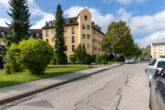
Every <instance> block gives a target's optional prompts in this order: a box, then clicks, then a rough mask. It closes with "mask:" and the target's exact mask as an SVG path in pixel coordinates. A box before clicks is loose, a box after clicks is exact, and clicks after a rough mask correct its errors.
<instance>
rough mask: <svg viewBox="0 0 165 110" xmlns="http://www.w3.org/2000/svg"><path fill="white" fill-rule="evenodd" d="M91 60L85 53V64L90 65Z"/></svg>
mask: <svg viewBox="0 0 165 110" xmlns="http://www.w3.org/2000/svg"><path fill="white" fill-rule="evenodd" d="M92 60H93V59H92V56H91V55H88V54H87V55H86V57H85V64H88V65H90V64H91V63H92Z"/></svg>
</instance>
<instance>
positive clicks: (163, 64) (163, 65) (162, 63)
mask: <svg viewBox="0 0 165 110" xmlns="http://www.w3.org/2000/svg"><path fill="white" fill-rule="evenodd" d="M157 67H158V68H163V67H165V61H160V62H158V66H157Z"/></svg>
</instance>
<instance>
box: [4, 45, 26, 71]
mask: <svg viewBox="0 0 165 110" xmlns="http://www.w3.org/2000/svg"><path fill="white" fill-rule="evenodd" d="M5 61H6V63H10V64H11V66H12V67H13V71H14V72H20V71H22V69H23V67H22V65H21V61H20V49H19V47H18V45H17V44H14V43H13V44H12V45H11V46H10V48H9V50H8V51H7V55H6V58H5Z"/></svg>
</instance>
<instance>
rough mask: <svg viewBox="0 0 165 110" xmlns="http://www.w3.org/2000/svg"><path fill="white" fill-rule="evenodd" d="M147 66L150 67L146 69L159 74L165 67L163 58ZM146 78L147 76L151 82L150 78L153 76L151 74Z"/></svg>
mask: <svg viewBox="0 0 165 110" xmlns="http://www.w3.org/2000/svg"><path fill="white" fill-rule="evenodd" d="M149 65H150V66H149V67H148V68H151V69H153V71H154V70H156V72H157V73H159V72H160V71H161V70H162V69H163V67H165V58H158V59H154V60H153V61H152V62H151V63H149ZM148 68H147V69H148ZM146 72H147V70H146ZM148 76H149V80H150V81H151V78H152V76H153V75H152V74H151V75H148ZM149 84H150V83H149Z"/></svg>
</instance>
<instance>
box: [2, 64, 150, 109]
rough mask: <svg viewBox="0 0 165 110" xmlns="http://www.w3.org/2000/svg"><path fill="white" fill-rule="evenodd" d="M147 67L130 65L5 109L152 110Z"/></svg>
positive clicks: (52, 90) (10, 105)
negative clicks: (146, 73) (150, 109)
mask: <svg viewBox="0 0 165 110" xmlns="http://www.w3.org/2000/svg"><path fill="white" fill-rule="evenodd" d="M146 67H147V64H144V63H138V64H126V65H122V66H120V67H117V68H113V69H111V70H108V71H104V72H102V73H100V74H96V75H93V76H90V77H87V78H83V79H81V80H77V81H74V82H72V83H69V84H66V85H63V86H60V87H57V88H54V89H51V90H48V91H45V92H43V93H40V94H37V95H34V96H31V97H28V98H25V99H22V100H19V101H17V102H13V103H11V104H8V105H5V106H2V107H1V110H149V87H148V77H147V76H146V75H145V72H144V69H145V68H146Z"/></svg>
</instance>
